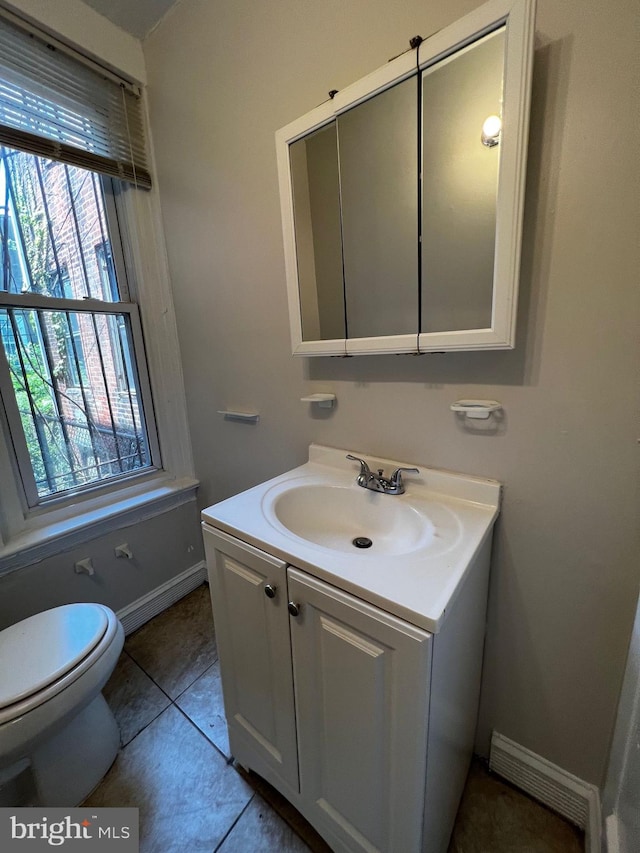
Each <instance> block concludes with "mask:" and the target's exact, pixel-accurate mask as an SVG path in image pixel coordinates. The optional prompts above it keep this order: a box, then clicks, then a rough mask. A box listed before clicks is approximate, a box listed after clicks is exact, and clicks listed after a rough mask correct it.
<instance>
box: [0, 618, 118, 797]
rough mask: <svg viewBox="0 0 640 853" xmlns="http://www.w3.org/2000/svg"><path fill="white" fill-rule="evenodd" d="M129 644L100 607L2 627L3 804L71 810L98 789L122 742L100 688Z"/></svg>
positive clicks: (0, 788)
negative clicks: (57, 807)
mask: <svg viewBox="0 0 640 853" xmlns="http://www.w3.org/2000/svg"><path fill="white" fill-rule="evenodd" d="M123 643H124V631H123V629H122V625H121V624H120V622H119V621H118V619H117V617H116V615H115V613H114V612H113V611H112V610H110V609H109V608H108V607H104V606H103V605H101V604H65V605H63V606H62V607H54V608H53V609H52V610H46V611H44V612H43V613H38V614H36V615H35V616H30V617H29V618H28V619H24V620H23V621H22V622H18V624H17V625H12V626H11V627H9V628H5V629H4V630H3V631H0V806H13V807H16V806H27V805H33V806H38V805H39V806H67V807H69V808H71V807H73V806H76V805H78V804H79V803H81V802H82V800H83V799H84V798H85V797H86V796H87V795H88V794H89V793H91V791H92V790H93V789H94V788H95V787H96V785H97V784H98V782H99V781H100V780H101V779H102V777H103V776H104V775H105V773H106V772H107V770H108V769H109V767H110V766H111V764H112V763H113V761H114V759H115V757H116V755H117V752H118V748H119V746H120V733H119V731H118V726H117V724H116V721H115V719H114V716H113V714H112V712H111V709H110V708H109V707H108V705H107V703H106V701H105V699H104V697H103V695H102V693H101V690H102V688H103V687H104V685H105V683H106V681H107V679H108V678H109V676H110V675H111V673H112V672H113V669H114V667H115V665H116V662H117V660H118V657H119V655H120V652H121V651H122V646H123ZM17 800H19V801H17Z"/></svg>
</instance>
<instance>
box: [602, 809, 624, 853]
mask: <svg viewBox="0 0 640 853" xmlns="http://www.w3.org/2000/svg"><path fill="white" fill-rule="evenodd" d="M604 827H605V834H606V838H607V853H622V851H621V849H620V830H619V829H618V815H617V814H615V812H614V814H610V815H607V819H606V820H605V822H604Z"/></svg>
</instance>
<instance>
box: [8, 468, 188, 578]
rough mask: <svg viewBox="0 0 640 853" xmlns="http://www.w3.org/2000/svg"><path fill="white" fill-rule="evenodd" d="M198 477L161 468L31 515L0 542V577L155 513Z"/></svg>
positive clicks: (175, 501) (178, 500)
mask: <svg viewBox="0 0 640 853" xmlns="http://www.w3.org/2000/svg"><path fill="white" fill-rule="evenodd" d="M197 487H198V481H197V480H194V479H192V478H190V477H183V478H181V479H171V478H170V477H169V476H167V474H165V473H159V474H158V475H157V476H155V477H152V478H149V479H146V480H144V482H140V483H136V484H134V485H131V486H128V487H125V488H123V489H118V491H117V492H109V493H103V494H101V495H100V496H97V497H95V498H89V499H87V500H83V501H82V502H81V503H80V504H78V503H76V504H71V505H69V506H66V507H64V508H63V509H59V510H51V511H50V512H47V513H44V514H42V515H40V516H34V517H33V518H32V519H30V521H29V522H28V527H27V528H26V529H24V530H22V531H20V533H18V534H17V535H15V536H13V537H11V539H9V540H8V541H7V542H5V543H4V544H0V576H1V575H4V574H8V573H9V572H13V571H15V570H16V569H20V568H23V567H24V566H28V565H31V564H32V563H39V562H40V561H42V560H45V559H46V558H47V557H51V556H53V555H54V554H59V553H60V552H61V551H63V550H65V551H66V550H69V549H70V548H73V547H74V546H75V545H78V544H80V543H82V542H86V541H87V540H89V539H94V538H96V537H97V536H102V535H104V534H105V533H110V532H112V531H114V530H118V529H119V528H121V527H124V526H127V525H129V524H133V523H136V522H139V521H144V520H145V519H147V518H152V517H153V516H155V515H160V514H161V513H163V512H167V510H170V509H173V508H174V507H176V506H179V505H180V504H183V503H186V502H187V501H189V500H192V499H193V498H194V497H195V492H196V489H197Z"/></svg>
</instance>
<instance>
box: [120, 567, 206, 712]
mask: <svg viewBox="0 0 640 853" xmlns="http://www.w3.org/2000/svg"><path fill="white" fill-rule="evenodd" d="M125 650H126V651H127V652H128V654H129V655H131V657H132V658H133V659H134V661H136V663H137V664H139V665H140V666H141V667H142V669H143V670H144V671H145V672H146V673H147V674H148V675H150V676H151V678H153V680H154V681H155V682H156V684H158V685H160V687H162V689H163V690H164V691H165V692H166V693H168V694H169V696H171V698H172V699H175V698H176V697H177V696H179V695H180V694H181V693H182V692H183V690H185V689H186V688H187V687H189V685H190V684H192V683H193V682H194V681H195V680H196V679H197V678H199V677H200V676H201V675H202V673H203V672H204V671H205V670H206V669H208V668H209V667H210V666H211V665H212V664H213V663H215V661H216V660H217V651H216V641H215V634H214V630H213V617H212V615H211V599H210V598H209V587H208V586H206V585H205V584H203V585H202V586H200V587H198V589H196V590H194V591H193V592H191V593H189V595H187V596H185V598H183V599H182V600H181V601H178V602H177V603H176V604H174V605H173V607H170V608H169V609H168V610H165V612H164V613H161V614H160V615H159V616H156V617H155V618H154V619H152V620H151V621H150V622H147V624H146V625H143V626H142V628H140V629H139V630H138V631H136V632H135V634H132V635H131V636H130V637H127V640H126V642H125Z"/></svg>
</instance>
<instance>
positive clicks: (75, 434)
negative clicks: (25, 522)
mask: <svg viewBox="0 0 640 853" xmlns="http://www.w3.org/2000/svg"><path fill="white" fill-rule="evenodd" d="M108 209H109V205H107V204H106V201H105V196H104V193H103V181H102V179H101V178H100V177H99V176H98V175H96V174H95V173H92V172H87V171H84V170H81V169H78V168H75V167H73V166H70V165H68V164H65V163H59V162H55V161H51V160H47V159H45V158H41V157H35V156H33V155H30V154H26V153H24V152H18V151H15V150H11V149H8V148H6V147H0V261H1V263H2V270H1V275H0V342H1V343H2V348H1V349H2V354H3V357H2V355H0V387H1V388H2V394H3V400H4V408H5V412H6V416H7V421H8V426H9V430H10V433H11V436H12V441H13V445H14V448H15V450H16V456H17V460H18V466H19V469H20V472H21V475H22V477H21V479H22V484H23V490H24V495H25V499H26V502H27V504H28V505H29V506H35V505H37V504H38V503H41V502H42V501H43V500H47V499H50V498H52V497H55V496H60V495H62V494H64V493H66V492H69V491H74V490H78V489H83V488H87V487H91V486H95V485H97V484H100V483H103V482H105V481H111V480H113V479H115V478H122V477H129V476H132V475H133V474H135V473H139V472H141V471H144V470H148V469H152V468H154V467H157V466H158V465H159V458H158V456H159V454H158V445H157V438H156V436H155V431H154V429H153V424H152V422H149V421H148V419H147V418H146V417H145V411H148V412H151V411H152V403H151V398H150V390H149V383H148V377H147V374H146V366H145V362H144V357H143V355H141V354H143V352H144V350H143V344H142V333H141V328H140V321H139V315H138V310H137V306H136V305H134V304H132V303H129V302H123V301H121V299H122V294H121V287H120V285H119V281H118V277H117V275H116V268H117V267H118V268H119V269H121V268H122V266H123V264H122V260H121V259H120V260H118V262H117V263H116V260H115V255H118V257H119V258H120V253H121V250H120V248H119V241H115V242H114V241H113V240H111V236H110V233H109V221H108V219H109V217H108ZM137 355H138V356H139V357H138V358H137V357H136V356H137Z"/></svg>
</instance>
